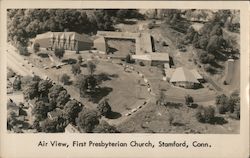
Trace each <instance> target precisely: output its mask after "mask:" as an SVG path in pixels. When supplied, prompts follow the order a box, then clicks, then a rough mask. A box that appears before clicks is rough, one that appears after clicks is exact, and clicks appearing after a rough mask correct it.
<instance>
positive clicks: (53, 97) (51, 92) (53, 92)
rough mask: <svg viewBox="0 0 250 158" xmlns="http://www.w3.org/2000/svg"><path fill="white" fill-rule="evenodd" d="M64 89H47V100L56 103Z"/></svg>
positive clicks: (58, 87) (56, 87) (58, 86)
mask: <svg viewBox="0 0 250 158" xmlns="http://www.w3.org/2000/svg"><path fill="white" fill-rule="evenodd" d="M63 90H64V88H63V87H62V86H61V85H54V86H53V87H51V88H50V89H49V93H48V98H49V101H50V102H56V99H57V97H58V96H59V93H60V92H61V91H63Z"/></svg>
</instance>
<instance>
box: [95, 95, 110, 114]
mask: <svg viewBox="0 0 250 158" xmlns="http://www.w3.org/2000/svg"><path fill="white" fill-rule="evenodd" d="M97 110H98V111H99V112H100V114H101V115H102V116H105V117H107V116H109V114H110V113H111V111H112V110H111V107H110V105H109V102H108V99H104V100H103V101H101V102H100V103H99V104H98V105H97Z"/></svg>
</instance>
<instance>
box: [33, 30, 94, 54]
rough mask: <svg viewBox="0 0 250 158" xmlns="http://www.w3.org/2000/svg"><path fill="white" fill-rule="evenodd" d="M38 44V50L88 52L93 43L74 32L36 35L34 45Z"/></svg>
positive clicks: (86, 37)
mask: <svg viewBox="0 0 250 158" xmlns="http://www.w3.org/2000/svg"><path fill="white" fill-rule="evenodd" d="M35 43H38V44H39V45H40V48H45V49H50V50H54V49H55V48H63V49H65V50H73V51H82V50H90V49H91V47H92V46H93V41H92V40H91V39H90V37H89V36H88V35H86V34H79V33H76V32H46V33H43V34H38V35H37V36H36V38H35V40H34V44H35Z"/></svg>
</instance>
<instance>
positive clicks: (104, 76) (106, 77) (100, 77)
mask: <svg viewBox="0 0 250 158" xmlns="http://www.w3.org/2000/svg"><path fill="white" fill-rule="evenodd" d="M95 78H96V79H97V82H98V83H99V84H100V83H102V82H103V81H109V80H111V79H112V78H118V75H117V74H112V75H110V74H107V73H100V74H98V75H95Z"/></svg>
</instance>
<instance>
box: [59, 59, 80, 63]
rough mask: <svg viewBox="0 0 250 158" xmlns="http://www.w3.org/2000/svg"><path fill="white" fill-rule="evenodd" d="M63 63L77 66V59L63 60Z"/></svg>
mask: <svg viewBox="0 0 250 158" xmlns="http://www.w3.org/2000/svg"><path fill="white" fill-rule="evenodd" d="M62 62H64V63H68V64H76V63H77V60H76V59H72V58H69V59H63V60H62Z"/></svg>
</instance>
